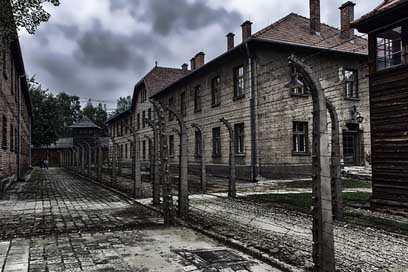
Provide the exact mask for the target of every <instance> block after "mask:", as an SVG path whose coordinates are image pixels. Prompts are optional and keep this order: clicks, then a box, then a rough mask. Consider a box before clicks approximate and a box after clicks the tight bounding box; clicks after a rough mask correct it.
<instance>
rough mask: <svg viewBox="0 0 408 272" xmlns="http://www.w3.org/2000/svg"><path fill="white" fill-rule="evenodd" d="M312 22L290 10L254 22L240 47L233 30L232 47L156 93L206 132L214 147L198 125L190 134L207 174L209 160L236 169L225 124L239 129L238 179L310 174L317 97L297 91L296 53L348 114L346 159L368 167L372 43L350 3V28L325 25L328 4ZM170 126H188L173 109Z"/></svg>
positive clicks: (212, 169) (174, 153) (344, 120)
mask: <svg viewBox="0 0 408 272" xmlns="http://www.w3.org/2000/svg"><path fill="white" fill-rule="evenodd" d="M310 3H311V6H310V16H311V17H310V19H308V18H305V17H302V16H299V15H297V14H293V13H291V14H289V15H288V16H286V17H284V18H282V19H281V20H279V21H277V22H276V23H274V24H272V25H270V26H268V27H266V28H265V29H262V30H261V31H259V32H257V33H255V34H252V32H251V22H249V21H246V22H244V23H243V24H242V42H241V43H240V44H238V45H237V46H235V44H234V34H232V33H230V34H228V35H227V51H226V52H225V53H224V54H222V55H220V56H218V57H216V58H215V59H213V60H211V61H210V62H208V63H205V55H204V53H202V52H200V53H198V54H197V55H196V56H195V57H194V58H192V60H191V71H190V73H189V74H187V75H186V76H184V77H182V78H180V79H179V80H177V81H175V82H174V83H172V84H170V85H169V86H167V87H166V88H164V89H162V90H160V91H159V92H157V93H153V94H152V98H154V99H156V100H158V101H160V102H161V103H162V104H163V105H164V106H167V105H168V106H170V107H173V108H175V109H176V110H177V111H178V112H179V113H181V115H183V116H184V120H185V121H186V122H187V127H188V128H191V124H192V123H197V124H199V125H200V126H201V127H202V128H203V129H204V135H203V140H204V142H205V146H206V148H205V150H200V148H199V145H200V141H201V137H200V135H199V133H198V132H197V131H195V130H194V129H192V128H191V129H189V132H188V139H189V142H188V143H189V144H188V149H189V154H190V156H189V166H190V172H192V173H197V174H198V173H199V162H200V159H201V156H204V158H205V161H206V164H207V172H208V173H209V174H210V175H213V176H224V177H225V176H227V175H228V173H229V172H228V159H229V133H228V130H227V128H226V127H225V126H224V125H223V124H222V123H221V122H220V118H225V119H227V120H228V121H229V122H230V123H231V124H232V126H233V127H234V128H235V140H236V145H235V153H236V160H237V163H238V166H237V175H238V177H239V178H241V179H246V180H255V179H256V178H257V177H258V176H262V177H265V178H291V177H300V176H307V175H309V174H310V166H311V160H312V157H311V146H310V145H311V139H312V136H311V131H312V114H311V112H312V99H311V97H310V95H309V93H308V90H307V88H306V87H304V88H297V89H292V90H288V89H287V88H285V85H286V84H287V83H288V82H289V80H290V79H291V77H297V79H299V80H300V81H301V80H302V79H301V78H300V75H298V74H296V71H291V69H290V68H289V65H288V57H289V56H290V55H291V54H292V53H294V54H296V55H297V56H298V57H300V58H304V59H305V62H306V63H308V64H309V65H311V66H312V67H313V71H314V72H315V73H316V74H317V75H318V77H319V78H320V82H321V84H322V86H323V88H324V91H325V95H326V96H327V97H328V98H329V99H330V100H331V101H332V102H333V104H334V105H335V107H336V109H337V113H338V115H339V120H340V127H341V128H340V129H341V131H340V138H341V144H342V148H341V156H342V158H343V160H344V163H345V164H347V165H364V164H366V163H367V160H366V158H368V157H369V156H370V124H369V119H370V116H369V95H368V79H367V77H366V74H367V73H368V70H367V41H366V40H365V39H363V38H361V37H359V36H356V35H355V34H354V32H353V30H352V28H351V27H350V23H351V22H352V21H353V19H354V5H355V4H354V3H352V2H347V3H345V4H344V5H342V6H341V7H340V14H341V16H340V19H341V29H340V30H339V29H336V28H334V27H331V26H328V25H326V24H322V23H321V22H320V1H319V0H312V1H311V2H310ZM166 121H167V125H168V127H169V128H168V131H169V132H170V133H171V131H172V129H171V128H172V127H174V128H178V124H177V121H176V120H175V119H174V117H173V116H172V114H170V113H168V114H167V118H166ZM168 141H169V153H170V161H171V163H172V164H173V166H176V165H177V164H178V162H179V158H178V152H179V149H178V148H177V147H178V143H179V137H178V135H177V134H176V133H174V134H173V135H169V138H168Z"/></svg>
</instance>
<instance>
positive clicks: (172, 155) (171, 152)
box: [169, 135, 174, 157]
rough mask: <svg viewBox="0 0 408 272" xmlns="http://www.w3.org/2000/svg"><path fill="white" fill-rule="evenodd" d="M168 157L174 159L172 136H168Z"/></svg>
mask: <svg viewBox="0 0 408 272" xmlns="http://www.w3.org/2000/svg"><path fill="white" fill-rule="evenodd" d="M169 156H170V157H174V136H173V135H170V136H169Z"/></svg>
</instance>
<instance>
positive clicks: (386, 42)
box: [377, 26, 403, 70]
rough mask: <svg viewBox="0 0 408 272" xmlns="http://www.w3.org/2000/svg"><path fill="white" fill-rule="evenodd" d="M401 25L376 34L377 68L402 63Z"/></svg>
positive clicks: (385, 67)
mask: <svg viewBox="0 0 408 272" xmlns="http://www.w3.org/2000/svg"><path fill="white" fill-rule="evenodd" d="M402 59H403V44H402V27H401V26H398V27H395V28H393V29H388V30H386V31H383V32H381V33H379V34H377V70H384V69H387V68H390V67H394V66H398V65H401V64H402Z"/></svg>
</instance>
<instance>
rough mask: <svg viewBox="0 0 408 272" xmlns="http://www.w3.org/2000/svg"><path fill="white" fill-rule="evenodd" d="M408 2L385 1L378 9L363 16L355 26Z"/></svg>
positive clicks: (401, 0) (403, 0)
mask: <svg viewBox="0 0 408 272" xmlns="http://www.w3.org/2000/svg"><path fill="white" fill-rule="evenodd" d="M406 2H408V0H385V1H383V2H382V3H381V4H380V5H379V6H378V7H376V8H375V9H374V10H373V11H371V12H369V13H367V14H366V15H364V16H362V17H361V18H360V19H358V20H356V21H355V22H354V23H353V24H354V25H356V24H358V23H359V22H361V21H364V20H365V19H367V18H369V17H372V16H375V15H377V14H380V13H382V12H384V11H387V10H389V9H392V8H394V7H396V6H398V5H399V4H402V3H406Z"/></svg>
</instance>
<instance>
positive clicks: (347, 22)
mask: <svg viewBox="0 0 408 272" xmlns="http://www.w3.org/2000/svg"><path fill="white" fill-rule="evenodd" d="M355 5H356V4H355V3H353V2H351V1H348V2H346V3H344V4H343V5H342V6H341V7H340V8H339V9H340V17H341V34H340V36H341V38H342V39H348V40H349V39H351V38H352V37H353V35H354V29H353V28H352V27H351V22H353V21H354V6H355Z"/></svg>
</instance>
